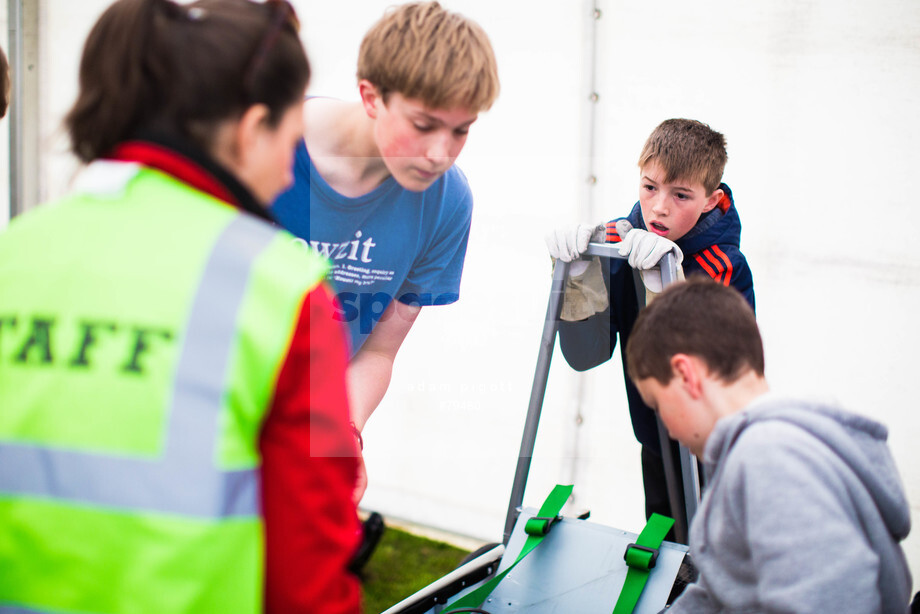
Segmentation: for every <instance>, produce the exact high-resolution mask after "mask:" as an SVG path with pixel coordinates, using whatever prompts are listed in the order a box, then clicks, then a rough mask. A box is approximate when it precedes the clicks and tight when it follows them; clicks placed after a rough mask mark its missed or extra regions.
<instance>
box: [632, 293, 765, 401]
mask: <svg viewBox="0 0 920 614" xmlns="http://www.w3.org/2000/svg"><path fill="white" fill-rule="evenodd" d="M675 354H687V355H689V356H696V357H698V358H700V359H702V360H703V361H704V362H705V363H706V366H707V367H708V368H709V372H710V374H712V375H714V376H716V377H717V378H719V379H721V380H722V381H723V382H725V383H729V384H730V383H732V382H734V381H735V380H737V379H738V378H739V377H741V376H742V375H744V374H745V373H746V372H747V371H749V370H753V371H754V372H755V373H756V374H757V375H759V376H761V377H762V376H763V374H764V354H763V341H762V340H761V338H760V331H759V329H758V328H757V322H756V320H755V319H754V310H753V309H752V308H751V306H750V305H749V304H748V302H747V301H746V300H744V296H742V295H741V293H740V292H738V291H737V290H735V289H734V288H730V287H726V286H723V285H722V284H720V283H717V282H715V281H713V280H711V279H709V278H708V277H705V276H694V277H690V278H689V279H688V280H687V281H685V282H678V283H676V284H673V285H671V286H669V287H667V288H666V289H665V290H664V292H662V293H661V295H660V296H658V297H657V298H656V299H655V300H654V301H652V302H651V303H650V304H649V305H648V307H646V308H645V309H643V310H642V311H641V312H639V317H638V318H637V319H636V323H635V325H634V326H633V329H632V332H631V333H630V336H629V341H628V342H627V344H626V368H627V372H628V373H629V377H630V378H632V379H633V381H638V380H643V379H647V378H650V377H652V378H655V379H656V380H657V381H658V382H659V383H660V384H661V385H663V386H665V385H667V384H668V382H670V381H671V378H672V377H673V372H672V369H671V358H672V357H673V356H674V355H675Z"/></svg>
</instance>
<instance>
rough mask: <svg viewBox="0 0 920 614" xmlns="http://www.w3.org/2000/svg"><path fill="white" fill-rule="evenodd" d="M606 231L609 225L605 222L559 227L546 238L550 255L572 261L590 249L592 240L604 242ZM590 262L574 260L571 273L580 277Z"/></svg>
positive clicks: (564, 260)
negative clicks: (593, 224) (592, 224)
mask: <svg viewBox="0 0 920 614" xmlns="http://www.w3.org/2000/svg"><path fill="white" fill-rule="evenodd" d="M606 232H607V227H606V226H605V225H604V224H597V225H596V226H591V225H589V224H578V225H577V226H566V227H564V228H557V229H555V230H554V231H552V232H550V233H549V234H547V235H546V236H545V237H544V239H545V241H546V247H547V249H548V250H549V255H550V256H552V257H553V258H554V259H559V260H562V261H563V262H572V261H573V260H577V259H578V258H579V257H580V256H581V254H582V253H584V251H585V250H586V249H588V243H590V242H591V241H600V242H603V241H604V237H605V234H606ZM588 263H589V261H587V260H583V261H578V262H573V263H572V266H571V267H569V275H570V276H572V277H578V276H579V275H581V274H582V273H584V272H585V269H587V268H588Z"/></svg>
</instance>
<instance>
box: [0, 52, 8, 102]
mask: <svg viewBox="0 0 920 614" xmlns="http://www.w3.org/2000/svg"><path fill="white" fill-rule="evenodd" d="M9 108H10V63H9V61H8V60H7V59H6V54H5V53H4V52H3V49H2V48H0V118H3V117H6V111H7V109H9Z"/></svg>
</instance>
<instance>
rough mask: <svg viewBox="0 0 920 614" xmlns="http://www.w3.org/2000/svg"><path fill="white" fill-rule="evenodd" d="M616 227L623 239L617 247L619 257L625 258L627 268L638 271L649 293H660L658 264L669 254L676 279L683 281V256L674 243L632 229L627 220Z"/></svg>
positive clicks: (652, 234)
mask: <svg viewBox="0 0 920 614" xmlns="http://www.w3.org/2000/svg"><path fill="white" fill-rule="evenodd" d="M616 227H617V233H618V234H619V235H620V236H621V237H622V238H623V240H622V242H621V243H620V247H619V252H620V255H621V256H625V257H626V261H627V262H628V263H629V266H631V267H632V268H634V269H636V270H638V271H639V274H640V275H641V276H642V283H643V284H645V288H646V289H647V290H648V291H649V292H651V293H654V294H657V293H660V292H661V289H662V284H661V269H660V268H659V267H658V263H659V262H660V261H661V259H662V257H664V255H665V254H667V253H669V252H670V253H672V254H674V261H675V264H676V265H677V276H678V279H683V269H682V268H681V266H680V265H681V263H682V262H683V261H684V254H683V252H681V251H680V248H679V247H677V244H676V243H674V242H673V241H671V240H669V239H665V238H664V237H662V236H659V235H656V234H655V233H652V232H648V231H647V230H642V229H641V228H633V227H632V224H630V223H629V221H628V220H619V221H618V222H617V224H616Z"/></svg>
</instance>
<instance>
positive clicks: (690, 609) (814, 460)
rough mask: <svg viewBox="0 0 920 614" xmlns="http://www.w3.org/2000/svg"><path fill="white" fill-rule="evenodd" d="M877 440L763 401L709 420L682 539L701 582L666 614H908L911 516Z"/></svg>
mask: <svg viewBox="0 0 920 614" xmlns="http://www.w3.org/2000/svg"><path fill="white" fill-rule="evenodd" d="M887 437H888V430H887V429H886V428H885V426H883V425H881V424H879V423H877V422H874V421H872V420H870V419H868V418H865V417H863V416H858V415H854V414H850V413H846V412H844V411H842V410H839V409H835V408H833V407H828V406H821V405H816V404H810V403H805V402H802V401H793V400H789V399H781V398H778V397H775V396H773V395H765V396H763V397H761V398H759V399H757V400H756V401H755V402H754V403H752V404H751V405H750V406H748V407H747V408H745V409H744V410H743V411H741V412H739V413H737V414H734V415H732V416H729V417H727V418H723V419H721V420H719V422H718V423H717V424H716V426H715V428H714V429H713V432H712V434H711V435H710V437H709V439H708V441H707V442H706V446H705V450H704V453H703V461H704V463H705V466H706V471H707V474H708V475H709V476H711V477H710V480H709V483H708V484H707V487H706V493H705V495H704V497H703V501H702V503H701V505H700V508H699V511H698V513H697V515H696V517H695V518H694V519H693V523H692V526H691V529H690V552H691V554H692V555H693V560H694V563H695V564H696V566H697V568H698V569H699V571H700V578H699V581H698V582H697V583H696V584H693V585H691V586H689V587H688V588H687V590H686V591H685V592H684V594H683V595H681V597H680V598H679V599H678V600H677V601H675V603H674V604H673V605H672V606H671V607H670V608H669V609H668V610H667V613H668V614H679V613H683V612H687V613H694V614H699V613H707V612H726V613H727V612H731V613H741V612H752V613H753V612H758V613H760V612H784V613H791V612H801V613H802V614H816V613H821V612H833V613H837V614H843V613H844V612H846V613H848V614H849V613H853V614H870V613H876V612H878V613H884V614H888V613H889V612H890V613H892V614H894V613H897V614H904V613H905V612H907V611H908V602H909V600H910V587H911V577H910V572H909V571H908V568H907V562H906V560H905V557H904V552H903V551H902V550H901V546H900V545H899V542H900V541H901V540H903V539H904V538H905V537H906V536H907V534H908V532H909V531H910V508H909V507H908V504H907V498H906V497H905V495H904V489H903V486H902V485H901V480H900V478H899V476H898V472H897V469H896V468H895V465H894V461H893V459H892V457H891V454H890V452H889V450H888V445H887V443H886V439H887Z"/></svg>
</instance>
